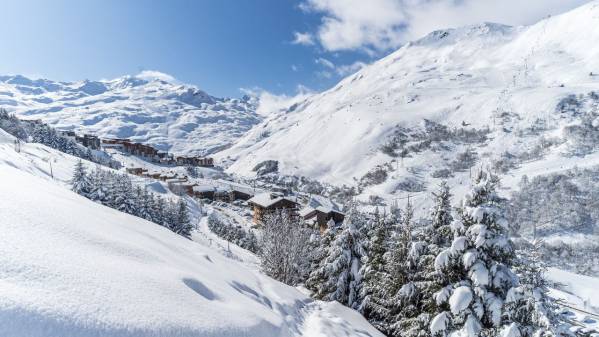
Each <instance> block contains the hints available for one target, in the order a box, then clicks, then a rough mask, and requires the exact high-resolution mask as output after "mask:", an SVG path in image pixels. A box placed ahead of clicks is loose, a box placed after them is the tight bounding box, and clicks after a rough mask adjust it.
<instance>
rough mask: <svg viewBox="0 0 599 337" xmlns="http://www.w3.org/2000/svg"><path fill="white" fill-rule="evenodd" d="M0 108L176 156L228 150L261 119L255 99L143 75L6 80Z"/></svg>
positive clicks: (2, 82)
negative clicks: (214, 93)
mask: <svg viewBox="0 0 599 337" xmlns="http://www.w3.org/2000/svg"><path fill="white" fill-rule="evenodd" d="M0 107H4V108H6V109H9V110H12V111H15V112H16V113H17V114H18V115H20V116H23V117H26V118H33V119H38V118H39V119H42V120H44V121H46V122H48V123H50V124H53V125H54V126H56V127H58V128H61V129H74V130H77V131H82V132H91V133H94V134H97V135H100V136H103V137H119V138H131V139H133V140H135V141H138V142H143V143H148V144H152V145H155V146H156V147H158V148H159V149H162V150H170V151H172V152H175V153H199V154H206V153H211V152H214V151H216V150H220V149H223V148H225V147H227V146H229V145H230V143H231V142H232V141H233V140H235V139H236V138H238V137H240V136H241V135H243V134H244V133H245V132H246V131H248V130H249V129H250V128H251V127H252V126H253V125H255V124H257V123H258V122H259V121H260V120H261V118H260V117H259V116H258V115H257V114H256V113H255V102H254V101H253V99H251V98H249V97H244V98H242V99H229V98H216V97H213V96H210V95H208V94H206V93H205V92H203V91H201V90H199V89H197V88H195V87H193V86H189V85H183V84H178V83H177V82H175V81H165V80H164V79H162V78H152V77H147V76H142V75H138V76H125V77H121V78H117V79H114V80H109V81H81V82H73V83H64V82H55V81H50V80H31V79H28V78H26V77H23V76H18V75H17V76H0Z"/></svg>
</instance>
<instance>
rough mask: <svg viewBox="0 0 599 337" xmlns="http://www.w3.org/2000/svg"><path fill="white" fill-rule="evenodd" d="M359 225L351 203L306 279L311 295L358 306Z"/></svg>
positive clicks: (359, 284) (360, 217)
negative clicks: (321, 257)
mask: <svg viewBox="0 0 599 337" xmlns="http://www.w3.org/2000/svg"><path fill="white" fill-rule="evenodd" d="M362 225H363V215H362V214H361V213H359V212H358V211H357V210H356V209H355V207H354V206H351V208H350V212H349V215H348V217H347V218H346V220H345V221H344V222H343V224H342V225H341V227H340V228H339V229H338V232H337V233H336V235H335V239H334V240H333V241H332V242H331V245H330V247H328V249H327V251H326V258H325V259H323V260H322V261H321V263H320V264H319V266H318V268H316V270H314V271H313V272H312V273H311V275H310V277H309V279H308V281H307V282H306V284H307V285H308V287H309V288H310V289H311V290H312V291H313V292H314V296H315V297H317V298H320V299H323V300H327V301H337V302H339V303H341V304H343V305H346V306H349V307H352V308H358V307H359V306H360V296H359V295H360V288H361V286H362V284H361V283H362V279H361V276H360V273H359V271H360V267H361V259H362V257H363V256H364V255H365V250H364V247H363V246H362V244H363V241H362V237H361V235H360V231H359V230H360V226H362Z"/></svg>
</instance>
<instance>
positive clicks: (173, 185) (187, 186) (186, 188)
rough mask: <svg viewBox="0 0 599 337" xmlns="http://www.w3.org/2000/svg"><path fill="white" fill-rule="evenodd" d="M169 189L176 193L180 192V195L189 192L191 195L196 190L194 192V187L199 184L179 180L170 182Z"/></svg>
mask: <svg viewBox="0 0 599 337" xmlns="http://www.w3.org/2000/svg"><path fill="white" fill-rule="evenodd" d="M168 184H169V185H168V186H169V189H170V190H171V191H172V192H173V193H175V194H179V195H183V194H187V195H189V196H193V195H194V192H193V188H194V187H196V186H197V185H198V184H196V183H190V182H186V181H181V180H180V181H179V182H169V183H168Z"/></svg>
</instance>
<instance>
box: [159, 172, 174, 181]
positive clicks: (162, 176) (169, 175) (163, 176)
mask: <svg viewBox="0 0 599 337" xmlns="http://www.w3.org/2000/svg"><path fill="white" fill-rule="evenodd" d="M175 178H177V176H176V175H175V174H173V173H161V174H160V175H159V176H158V179H160V180H162V181H167V180H169V179H175Z"/></svg>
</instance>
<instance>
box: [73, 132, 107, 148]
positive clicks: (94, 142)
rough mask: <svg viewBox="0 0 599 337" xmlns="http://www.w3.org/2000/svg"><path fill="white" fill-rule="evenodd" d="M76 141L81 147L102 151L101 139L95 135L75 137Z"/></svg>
mask: <svg viewBox="0 0 599 337" xmlns="http://www.w3.org/2000/svg"><path fill="white" fill-rule="evenodd" d="M75 140H76V141H77V142H78V143H80V144H81V145H83V146H85V147H87V148H90V149H92V150H99V149H100V145H101V144H100V138H98V137H96V136H94V135H87V134H84V135H83V136H75Z"/></svg>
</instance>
